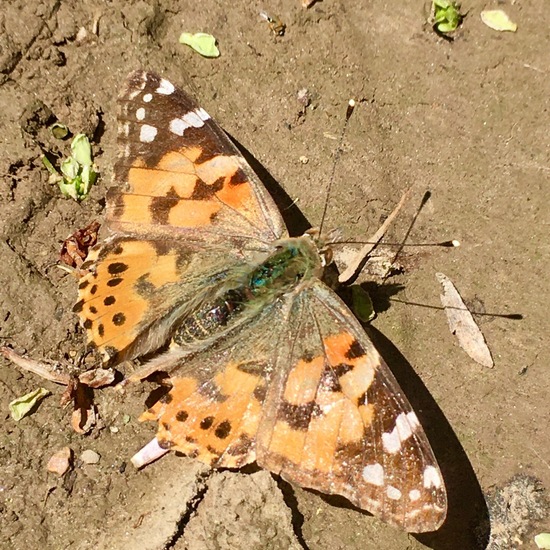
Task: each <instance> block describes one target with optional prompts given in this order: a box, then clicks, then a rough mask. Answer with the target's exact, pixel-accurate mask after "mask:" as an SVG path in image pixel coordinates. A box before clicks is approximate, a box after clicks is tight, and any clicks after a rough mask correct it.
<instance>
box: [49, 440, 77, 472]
mask: <svg viewBox="0 0 550 550" xmlns="http://www.w3.org/2000/svg"><path fill="white" fill-rule="evenodd" d="M72 458H73V451H72V450H71V449H70V448H69V447H63V449H61V450H60V451H57V452H56V453H55V454H54V455H52V457H51V458H50V460H48V465H47V469H48V472H52V473H54V474H57V475H58V476H60V477H61V476H62V475H63V474H65V473H66V472H67V470H68V469H69V468H70V467H71V462H72Z"/></svg>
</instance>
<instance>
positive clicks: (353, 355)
mask: <svg viewBox="0 0 550 550" xmlns="http://www.w3.org/2000/svg"><path fill="white" fill-rule="evenodd" d="M345 355H346V359H358V358H359V357H363V355H365V350H364V349H363V346H361V344H360V343H359V341H358V340H355V339H354V340H353V342H352V343H351V344H350V346H349V349H348V351H346V354H345Z"/></svg>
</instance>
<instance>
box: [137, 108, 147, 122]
mask: <svg viewBox="0 0 550 550" xmlns="http://www.w3.org/2000/svg"><path fill="white" fill-rule="evenodd" d="M136 118H137V119H138V120H143V119H144V118H145V109H144V108H143V107H140V108H139V109H138V110H137V111H136Z"/></svg>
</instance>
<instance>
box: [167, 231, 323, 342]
mask: <svg viewBox="0 0 550 550" xmlns="http://www.w3.org/2000/svg"><path fill="white" fill-rule="evenodd" d="M321 270H322V268H321V260H320V258H319V254H318V252H317V248H316V247H315V245H314V244H313V242H312V241H311V239H310V238H309V237H300V238H298V239H286V240H284V241H281V242H280V243H279V245H278V247H277V249H276V251H275V252H274V253H273V254H271V255H270V256H268V257H267V258H266V259H265V260H264V261H263V262H261V263H259V264H257V265H255V266H251V267H250V269H249V270H247V271H245V272H243V273H241V274H239V276H238V277H237V280H236V281H235V282H232V283H229V286H228V287H227V286H226V287H225V289H224V290H223V291H222V292H221V293H220V294H219V295H218V296H217V297H215V298H213V299H211V300H207V301H206V302H203V303H202V304H201V306H200V307H199V308H198V309H197V310H195V311H194V312H192V313H191V314H190V315H188V316H187V317H186V318H185V319H184V320H183V322H182V323H181V325H180V326H179V327H178V328H177V330H176V332H175V334H174V337H173V340H174V342H175V343H176V344H178V345H180V346H185V344H189V343H192V342H196V341H198V340H206V339H209V338H212V337H215V336H216V334H217V333H219V332H220V330H223V332H226V331H227V330H230V329H231V328H233V327H236V326H239V325H240V324H241V323H242V322H243V321H245V320H247V319H250V318H252V317H254V316H256V315H257V314H258V313H259V312H260V311H261V310H262V309H263V308H265V307H268V306H269V305H270V304H272V303H273V302H275V300H277V299H278V298H280V297H281V296H283V295H285V294H288V293H289V292H292V291H293V290H294V289H295V288H296V287H297V285H298V284H300V282H301V281H303V280H306V279H308V278H311V277H313V276H317V275H319V274H320V271H321Z"/></svg>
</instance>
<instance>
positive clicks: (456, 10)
mask: <svg viewBox="0 0 550 550" xmlns="http://www.w3.org/2000/svg"><path fill="white" fill-rule="evenodd" d="M432 13H433V15H432V22H433V24H434V26H435V28H436V29H437V30H438V31H439V32H442V33H449V32H453V31H455V30H456V29H457V27H458V26H459V25H460V23H462V14H461V13H460V5H459V4H457V3H456V2H453V1H450V2H449V1H448V0H432Z"/></svg>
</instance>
